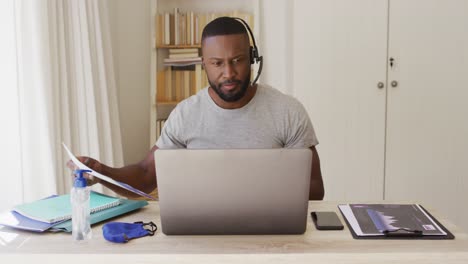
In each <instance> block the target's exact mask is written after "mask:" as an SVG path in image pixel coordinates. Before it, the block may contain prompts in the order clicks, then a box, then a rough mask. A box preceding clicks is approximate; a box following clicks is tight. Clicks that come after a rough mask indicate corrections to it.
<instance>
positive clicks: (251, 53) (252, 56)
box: [249, 46, 255, 64]
mask: <svg viewBox="0 0 468 264" xmlns="http://www.w3.org/2000/svg"><path fill="white" fill-rule="evenodd" d="M249 54H250V64H254V63H255V54H254V49H253V47H252V46H250V52H249Z"/></svg>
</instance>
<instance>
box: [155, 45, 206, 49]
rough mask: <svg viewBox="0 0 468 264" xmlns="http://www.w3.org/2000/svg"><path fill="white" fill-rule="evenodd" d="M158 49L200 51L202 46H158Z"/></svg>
mask: <svg viewBox="0 0 468 264" xmlns="http://www.w3.org/2000/svg"><path fill="white" fill-rule="evenodd" d="M156 48H157V49H199V48H201V45H156Z"/></svg>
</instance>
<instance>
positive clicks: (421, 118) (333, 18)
mask: <svg viewBox="0 0 468 264" xmlns="http://www.w3.org/2000/svg"><path fill="white" fill-rule="evenodd" d="M294 4H295V6H294V23H293V24H294V33H293V36H294V37H293V40H292V41H293V43H294V49H293V72H294V78H293V80H294V83H293V86H294V95H295V96H296V97H298V98H299V99H300V100H301V101H302V102H303V103H304V105H305V106H306V108H307V110H308V111H309V113H310V116H311V118H312V121H313V122H314V125H315V127H316V130H317V134H318V137H319V141H320V145H319V147H318V150H319V154H320V157H321V161H322V168H323V169H322V171H323V176H324V181H325V188H326V196H325V198H326V199H331V200H341V199H347V200H349V199H351V200H366V201H370V200H375V199H382V198H384V199H387V200H398V201H402V200H405V201H416V202H421V203H422V204H424V205H427V206H429V207H432V208H435V209H437V210H438V211H439V212H441V213H443V214H444V215H446V216H448V217H449V218H450V219H451V220H453V221H454V222H455V223H457V224H459V225H460V226H462V227H464V228H465V229H468V224H466V223H467V222H468V221H467V220H468V211H467V210H460V205H463V204H464V202H466V201H467V200H468V178H467V176H468V175H467V174H468V117H467V116H468V1H464V0H448V1H437V0H430V1H428V0H413V1H405V0H355V1H346V0H331V1H330V0H329V1H320V0H315V1H308V0H296V1H294ZM391 58H393V63H392V65H390V59H391ZM380 82H382V84H383V88H379V87H378V86H379V83H380ZM392 83H393V84H394V85H393V86H395V87H393V86H392V85H391V84H392Z"/></svg>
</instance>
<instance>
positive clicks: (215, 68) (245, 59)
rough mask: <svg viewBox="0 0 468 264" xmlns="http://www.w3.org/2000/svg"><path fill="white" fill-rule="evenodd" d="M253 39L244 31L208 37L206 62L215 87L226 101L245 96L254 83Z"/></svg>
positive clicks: (209, 78)
mask: <svg viewBox="0 0 468 264" xmlns="http://www.w3.org/2000/svg"><path fill="white" fill-rule="evenodd" d="M249 47H250V44H249V39H248V37H247V36H246V35H244V34H235V35H220V36H213V37H208V38H206V39H204V41H203V47H202V49H203V50H202V52H203V64H204V67H205V70H206V74H207V76H208V82H209V83H210V86H211V88H212V89H213V90H214V91H215V92H216V94H218V96H219V97H220V98H221V99H222V100H224V101H226V102H236V101H238V100H240V99H241V98H242V97H244V95H245V93H246V91H247V88H248V87H249V84H250V58H249V56H250V54H249Z"/></svg>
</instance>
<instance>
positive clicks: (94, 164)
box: [67, 156, 102, 186]
mask: <svg viewBox="0 0 468 264" xmlns="http://www.w3.org/2000/svg"><path fill="white" fill-rule="evenodd" d="M77 159H78V160H79V161H81V162H82V163H83V164H84V165H86V166H88V167H89V168H90V169H92V170H94V171H96V172H100V171H101V168H102V165H101V163H100V162H99V161H97V160H95V159H93V158H90V157H86V156H81V157H77ZM67 167H68V168H69V169H70V170H71V175H72V177H73V180H74V179H75V177H76V175H75V173H74V171H75V170H78V169H79V168H78V166H76V165H75V163H73V161H72V160H69V161H68V162H67ZM84 177H85V178H86V182H87V183H88V186H91V185H94V184H96V183H100V179H99V178H96V177H94V176H93V175H91V174H89V173H85V174H84Z"/></svg>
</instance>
